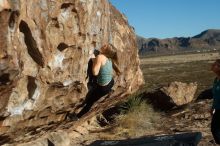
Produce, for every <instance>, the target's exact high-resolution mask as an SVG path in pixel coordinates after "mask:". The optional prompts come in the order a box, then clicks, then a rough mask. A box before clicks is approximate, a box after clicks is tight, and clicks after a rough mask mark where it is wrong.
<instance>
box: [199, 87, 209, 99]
mask: <svg viewBox="0 0 220 146" xmlns="http://www.w3.org/2000/svg"><path fill="white" fill-rule="evenodd" d="M212 98H213V95H212V88H210V89H206V90H204V91H202V92H201V93H200V94H199V96H198V97H197V100H202V99H212Z"/></svg>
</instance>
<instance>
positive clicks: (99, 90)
mask: <svg viewBox="0 0 220 146" xmlns="http://www.w3.org/2000/svg"><path fill="white" fill-rule="evenodd" d="M113 85H114V80H113V79H112V80H111V82H110V83H109V84H108V85H106V86H100V85H97V86H96V87H95V89H93V90H92V91H91V92H89V93H88V95H87V96H88V97H87V98H86V100H85V102H84V104H85V107H84V108H83V109H82V110H81V111H80V112H79V113H78V114H77V117H78V118H80V117H82V116H83V115H84V114H85V113H87V112H88V111H89V110H90V108H91V107H92V105H93V104H94V103H95V102H96V101H97V100H99V99H100V98H101V97H103V96H104V95H107V94H108V93H109V92H110V91H111V90H112V87H113Z"/></svg>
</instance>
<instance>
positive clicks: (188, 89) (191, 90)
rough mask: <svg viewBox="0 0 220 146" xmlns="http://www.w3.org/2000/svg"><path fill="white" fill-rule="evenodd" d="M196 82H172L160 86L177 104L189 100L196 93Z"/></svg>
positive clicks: (185, 102) (182, 103)
mask: <svg viewBox="0 0 220 146" xmlns="http://www.w3.org/2000/svg"><path fill="white" fill-rule="evenodd" d="M196 89H197V84H196V83H189V84H187V83H181V82H172V83H170V84H169V85H168V86H166V87H163V88H161V89H160V90H161V91H163V92H164V93H165V94H166V95H167V96H169V97H170V98H171V100H172V102H174V103H175V104H176V105H177V106H180V105H184V104H187V103H189V102H191V101H192V100H193V98H194V95H195V93H196Z"/></svg>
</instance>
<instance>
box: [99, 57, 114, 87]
mask: <svg viewBox="0 0 220 146" xmlns="http://www.w3.org/2000/svg"><path fill="white" fill-rule="evenodd" d="M101 64H102V65H101V67H100V70H99V74H98V76H97V83H98V84H99V85H101V86H104V85H107V84H108V83H109V82H110V81H111V80H112V74H113V69H112V61H111V60H110V59H108V58H107V57H105V56H104V55H102V63H101Z"/></svg>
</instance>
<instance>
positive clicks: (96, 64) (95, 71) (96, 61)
mask: <svg viewBox="0 0 220 146" xmlns="http://www.w3.org/2000/svg"><path fill="white" fill-rule="evenodd" d="M101 65H102V57H101V55H98V56H97V57H96V58H94V59H93V65H92V73H93V75H94V76H97V75H98V74H99V70H100V68H101Z"/></svg>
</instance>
